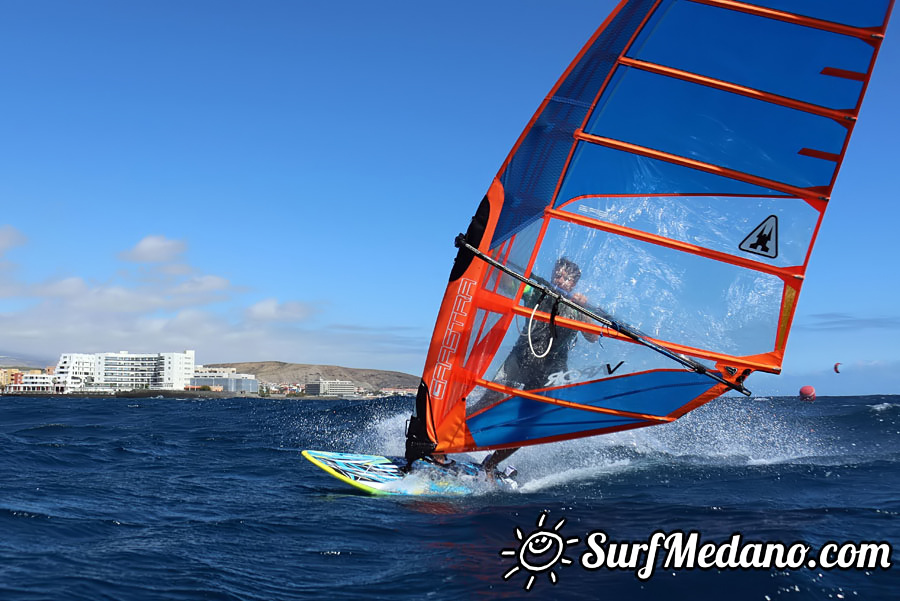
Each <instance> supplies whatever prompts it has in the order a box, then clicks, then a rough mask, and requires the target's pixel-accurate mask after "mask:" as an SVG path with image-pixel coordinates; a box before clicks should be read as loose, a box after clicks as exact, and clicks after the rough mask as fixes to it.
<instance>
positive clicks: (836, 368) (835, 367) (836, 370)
mask: <svg viewBox="0 0 900 601" xmlns="http://www.w3.org/2000/svg"><path fill="white" fill-rule="evenodd" d="M839 365H840V363H835V364H834V373H836V374H839V373H841V370H839V369H838V366H839Z"/></svg>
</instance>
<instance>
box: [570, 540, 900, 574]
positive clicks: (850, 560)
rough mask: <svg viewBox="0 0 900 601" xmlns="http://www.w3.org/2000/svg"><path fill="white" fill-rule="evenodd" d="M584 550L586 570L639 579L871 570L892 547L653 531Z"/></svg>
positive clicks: (886, 564)
mask: <svg viewBox="0 0 900 601" xmlns="http://www.w3.org/2000/svg"><path fill="white" fill-rule="evenodd" d="M585 543H586V544H587V546H588V550H587V551H585V552H584V553H582V555H581V566H582V567H583V568H585V569H587V570H599V569H600V568H606V569H610V570H623V571H629V570H633V571H634V573H635V576H637V578H638V579H639V580H647V579H649V578H650V577H651V576H653V571H654V570H655V569H656V567H657V566H661V567H662V568H664V569H666V570H693V569H699V570H709V569H717V570H727V569H771V568H778V569H799V568H810V569H813V568H818V569H822V570H832V569H840V570H849V569H858V570H871V569H877V568H882V569H888V568H890V567H891V553H892V549H891V545H890V543H887V542H877V543H876V542H859V543H856V542H851V541H846V542H841V543H839V542H836V541H828V542H826V543H825V544H824V545H822V547H821V548H820V549H819V550H818V552H813V548H812V546H811V545H809V544H807V543H805V542H802V541H797V542H793V543H790V544H785V543H783V542H778V541H766V542H760V541H744V540H743V535H741V534H740V533H735V534H733V535H732V536H731V538H730V539H729V540H728V541H727V542H724V543H715V542H702V541H701V540H700V533H699V532H697V531H691V532H688V533H687V534H686V533H684V532H683V531H681V530H675V531H673V532H671V533H666V532H663V531H661V530H657V531H656V532H654V533H653V534H652V535H650V539H649V540H648V541H645V542H618V541H611V540H609V537H608V536H607V535H606V533H605V532H603V531H602V530H595V531H593V532H591V533H590V534H588V536H587V538H586V539H585Z"/></svg>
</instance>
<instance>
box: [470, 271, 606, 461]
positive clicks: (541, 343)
mask: <svg viewBox="0 0 900 601" xmlns="http://www.w3.org/2000/svg"><path fill="white" fill-rule="evenodd" d="M580 278H581V269H580V268H579V267H578V265H577V264H576V263H575V262H573V261H571V260H570V259H567V258H566V257H561V258H560V259H558V260H557V261H556V264H555V265H554V267H553V274H552V276H551V278H550V284H551V285H552V286H553V287H554V288H556V290H557V292H559V293H561V294H562V295H563V296H566V297H568V298H569V299H570V300H572V301H574V302H576V303H578V304H579V305H586V304H587V297H585V296H584V295H583V294H581V293H579V292H574V293H573V292H572V290H573V289H574V288H575V285H576V284H577V283H578V280H579V279H580ZM522 298H523V301H524V303H525V305H526V306H535V305H537V310H538V311H543V312H546V313H550V314H551V315H552V314H553V313H554V307H553V304H554V302H555V301H554V300H553V299H552V298H551V297H549V296H547V295H544V294H543V293H542V292H541V291H539V290H535V289H533V288H531V287H526V290H525V294H524V295H523V297H522ZM558 315H560V316H561V317H565V318H568V319H579V316H580V314H579V313H578V312H577V311H576V310H574V309H572V308H570V307H567V306H562V307H561V308H560V309H559V311H558ZM581 335H582V336H583V337H584V339H585V340H587V341H588V342H596V341H597V339H598V338H599V336H598V335H597V334H592V333H589V332H581ZM577 336H578V331H577V330H572V329H569V328H563V327H558V326H556V325H555V324H554V323H553V322H552V320H551V323H546V322H543V321H538V320H535V319H532V320H531V321H530V323H529V326H528V329H527V331H525V332H523V333H521V334H520V335H519V339H518V340H517V341H516V343H515V345H514V346H513V348H512V351H511V352H510V354H509V356H508V357H507V358H506V360H505V361H504V362H503V366H502V368H501V369H500V371H499V372H498V377H497V378H495V381H497V382H498V383H503V384H505V385H507V386H512V387H515V388H520V389H522V390H535V389H540V388H546V387H547V386H549V385H550V384H549V383H548V382H549V380H550V378H549V376H550V375H551V374H554V373H558V372H564V371H566V370H567V369H568V367H567V366H568V361H569V348H571V347H572V346H573V345H574V343H575V339H576V337H577ZM500 398H502V393H498V392H495V391H489V392H488V393H486V394H485V395H484V397H483V398H482V400H481V403H480V404H485V403H493V402H495V401H497V400H499V399H500ZM534 411H535V405H534V404H523V405H521V406H520V409H519V414H518V419H519V420H522V419H523V418H528V417H532V414H533V413H534ZM518 449H519V447H514V448H508V449H500V450H498V451H495V452H494V453H492V454H491V455H488V456H487V458H486V459H485V460H484V461H483V462H482V466H483V467H484V468H485V470H486V471H488V472H490V471H493V470H494V469H496V467H497V465H498V464H499V463H500V462H501V461H503V460H504V459H507V458H508V457H509V456H510V455H512V454H513V453H515V452H516V451H517V450H518Z"/></svg>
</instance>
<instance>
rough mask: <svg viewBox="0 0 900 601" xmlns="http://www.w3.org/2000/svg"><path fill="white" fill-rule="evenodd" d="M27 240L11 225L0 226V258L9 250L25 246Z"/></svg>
mask: <svg viewBox="0 0 900 601" xmlns="http://www.w3.org/2000/svg"><path fill="white" fill-rule="evenodd" d="M27 240H28V239H27V238H26V237H25V235H24V234H23V233H22V232H20V231H19V230H17V229H16V228H14V227H13V226H11V225H0V257H2V256H3V253H5V252H6V251H8V250H9V249H10V248H13V247H16V246H21V245H23V244H25V242H26V241H27Z"/></svg>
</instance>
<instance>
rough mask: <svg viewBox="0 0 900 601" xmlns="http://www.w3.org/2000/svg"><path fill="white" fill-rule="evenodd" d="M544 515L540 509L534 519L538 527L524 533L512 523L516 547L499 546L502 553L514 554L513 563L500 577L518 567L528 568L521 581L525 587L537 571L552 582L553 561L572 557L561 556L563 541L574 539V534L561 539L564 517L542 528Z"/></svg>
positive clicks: (554, 579)
mask: <svg viewBox="0 0 900 601" xmlns="http://www.w3.org/2000/svg"><path fill="white" fill-rule="evenodd" d="M546 519H547V513H546V512H544V513H541V516H540V517H539V518H538V520H537V527H538V529H537V530H535V531H534V532H532V533H531V534H529V535H528V538H525V535H524V534H522V531H521V530H520V529H519V528H518V527H516V539H518V540H519V541H520V542H519V548H518V549H503V550H502V551H500V555H501V556H502V557H515V558H516V559H517V563H516V565H514V566H513V567H512V569H510V570H509V571H508V572H506V574H504V575H503V579H504V580H509V579H510V578H512V577H513V575H514V574H515V573H516V572H518V571H519V570H525V571H526V572H528V580H527V581H525V587H524V588H525V590H526V591H530V590H531V586H532V585H533V584H534V581H535V579H536V578H537V577H538V575H539V574H543V573H544V572H548V577H549V578H550V582H551V584H556V582H557V579H558V576H557V575H556V572H554V571H553V570H552V568H553V566H555V565H556V564H557V563H561V564H563V565H569V564H571V563H572V560H571V559H569V558H568V557H564V556H563V553H564V552H565V550H566V545H571V544H575V543H577V542H578V537H575V538H569V539H565V540H564V539H563V537H562V535H560V534H559V529H560V528H562V527H563V524H565V523H566V518H562V519H561V520H559V521H558V522H557V523H556V525H555V526H554V527H553V529H552V530H544V529H543V528H544V520H546Z"/></svg>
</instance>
